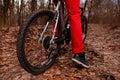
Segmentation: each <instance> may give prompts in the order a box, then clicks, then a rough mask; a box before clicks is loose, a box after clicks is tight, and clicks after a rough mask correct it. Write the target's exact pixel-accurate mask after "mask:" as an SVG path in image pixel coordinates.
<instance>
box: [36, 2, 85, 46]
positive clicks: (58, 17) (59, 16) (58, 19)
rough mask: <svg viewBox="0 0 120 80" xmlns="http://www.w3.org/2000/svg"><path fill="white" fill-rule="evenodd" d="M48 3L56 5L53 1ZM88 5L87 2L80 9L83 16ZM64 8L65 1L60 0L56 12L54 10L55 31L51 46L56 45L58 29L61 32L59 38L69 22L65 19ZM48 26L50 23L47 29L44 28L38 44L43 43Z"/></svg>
mask: <svg viewBox="0 0 120 80" xmlns="http://www.w3.org/2000/svg"><path fill="white" fill-rule="evenodd" d="M48 2H49V4H54V3H53V0H49V1H48ZM86 3H87V1H85V5H84V6H83V7H82V8H81V7H80V9H81V11H82V13H81V16H82V15H83V13H84V11H85V8H86ZM63 6H64V1H63V0H58V2H57V5H56V7H55V10H54V13H55V17H54V20H55V26H54V29H53V35H52V38H51V40H50V44H54V38H55V32H56V29H57V28H59V30H60V33H58V35H59V36H61V35H62V33H63V31H64V29H65V24H66V22H67V20H68V17H67V18H66V19H64V12H63ZM58 24H59V25H58ZM48 25H49V22H47V24H46V25H45V28H44V30H43V32H42V34H41V36H40V38H39V40H38V42H42V38H43V35H44V33H45V31H46V29H47V27H48Z"/></svg>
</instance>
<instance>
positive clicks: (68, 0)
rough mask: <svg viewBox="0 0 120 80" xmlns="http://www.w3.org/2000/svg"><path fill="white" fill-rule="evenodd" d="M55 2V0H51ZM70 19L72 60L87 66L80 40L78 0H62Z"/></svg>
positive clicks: (80, 28)
mask: <svg viewBox="0 0 120 80" xmlns="http://www.w3.org/2000/svg"><path fill="white" fill-rule="evenodd" d="M53 1H54V2H55V3H57V0H53ZM64 1H65V4H66V8H67V11H68V16H69V20H70V32H71V41H72V52H73V54H74V56H73V58H72V61H74V62H76V63H77V64H79V65H80V66H83V67H85V68H89V64H88V62H87V60H86V59H85V53H84V51H83V42H82V23H81V17H80V7H79V6H80V0H64Z"/></svg>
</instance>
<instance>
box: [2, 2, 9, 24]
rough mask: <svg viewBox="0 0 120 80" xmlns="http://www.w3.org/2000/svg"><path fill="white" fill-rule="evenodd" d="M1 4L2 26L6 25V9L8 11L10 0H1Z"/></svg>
mask: <svg viewBox="0 0 120 80" xmlns="http://www.w3.org/2000/svg"><path fill="white" fill-rule="evenodd" d="M3 4H4V7H3V13H4V14H3V21H4V25H6V22H7V19H6V18H8V9H9V6H10V0H3Z"/></svg>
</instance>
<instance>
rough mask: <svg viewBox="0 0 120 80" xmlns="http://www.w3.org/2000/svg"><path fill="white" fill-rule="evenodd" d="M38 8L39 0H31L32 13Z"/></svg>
mask: <svg viewBox="0 0 120 80" xmlns="http://www.w3.org/2000/svg"><path fill="white" fill-rule="evenodd" d="M36 9H37V0H31V13H32V12H34V11H35V10H36Z"/></svg>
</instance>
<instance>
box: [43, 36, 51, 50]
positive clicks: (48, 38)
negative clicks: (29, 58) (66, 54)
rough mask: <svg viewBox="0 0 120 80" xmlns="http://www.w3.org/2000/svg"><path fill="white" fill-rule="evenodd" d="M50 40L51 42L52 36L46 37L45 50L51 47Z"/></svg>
mask: <svg viewBox="0 0 120 80" xmlns="http://www.w3.org/2000/svg"><path fill="white" fill-rule="evenodd" d="M50 40H51V37H50V36H46V37H45V39H44V41H43V47H44V48H45V49H48V48H49V46H50Z"/></svg>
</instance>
